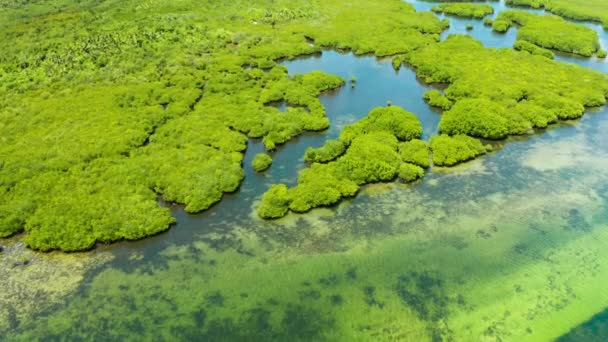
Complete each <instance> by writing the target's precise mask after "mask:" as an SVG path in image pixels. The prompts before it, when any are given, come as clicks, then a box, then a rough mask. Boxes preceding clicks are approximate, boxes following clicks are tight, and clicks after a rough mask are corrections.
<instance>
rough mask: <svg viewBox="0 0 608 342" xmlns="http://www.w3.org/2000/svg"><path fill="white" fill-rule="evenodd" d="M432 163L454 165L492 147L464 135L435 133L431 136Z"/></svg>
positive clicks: (483, 152)
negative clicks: (435, 134)
mask: <svg viewBox="0 0 608 342" xmlns="http://www.w3.org/2000/svg"><path fill="white" fill-rule="evenodd" d="M430 147H431V151H432V152H433V164H434V165H437V166H454V165H456V164H458V163H462V162H465V161H468V160H471V159H474V158H475V157H477V156H480V155H482V154H485V153H486V152H488V151H490V150H491V149H492V148H491V147H490V146H489V145H488V146H484V145H483V144H482V143H481V141H479V140H477V139H474V138H471V137H469V136H466V135H455V136H448V135H444V134H442V135H437V136H434V137H432V138H431V142H430Z"/></svg>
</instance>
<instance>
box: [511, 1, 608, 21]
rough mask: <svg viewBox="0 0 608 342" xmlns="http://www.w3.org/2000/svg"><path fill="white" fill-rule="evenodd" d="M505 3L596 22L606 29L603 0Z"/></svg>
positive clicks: (606, 11) (606, 4)
mask: <svg viewBox="0 0 608 342" xmlns="http://www.w3.org/2000/svg"><path fill="white" fill-rule="evenodd" d="M506 3H507V4H508V5H512V6H529V7H532V8H541V7H544V8H545V9H546V10H547V11H549V12H552V13H554V14H556V15H559V16H561V17H564V18H570V19H574V20H591V21H598V22H601V23H603V25H604V27H605V28H608V2H606V1H604V0H506Z"/></svg>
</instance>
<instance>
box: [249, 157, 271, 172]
mask: <svg viewBox="0 0 608 342" xmlns="http://www.w3.org/2000/svg"><path fill="white" fill-rule="evenodd" d="M270 165H272V158H271V157H270V156H269V155H267V154H266V153H258V154H256V155H255V157H253V161H252V162H251V166H252V167H253V169H254V170H255V171H256V172H262V171H266V170H267V169H268V168H269V167H270Z"/></svg>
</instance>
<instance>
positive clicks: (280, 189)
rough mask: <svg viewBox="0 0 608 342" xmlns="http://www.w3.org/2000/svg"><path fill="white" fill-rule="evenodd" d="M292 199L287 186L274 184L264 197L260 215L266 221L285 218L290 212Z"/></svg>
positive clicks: (259, 211)
mask: <svg viewBox="0 0 608 342" xmlns="http://www.w3.org/2000/svg"><path fill="white" fill-rule="evenodd" d="M290 203H291V197H290V195H289V192H288V189H287V186H286V185H285V184H274V185H273V186H271V187H270V189H268V191H266V193H265V194H264V196H263V197H262V202H261V203H260V206H259V208H258V214H259V215H260V217H261V218H264V219H273V218H279V217H283V216H285V214H287V211H288V210H289V204H290Z"/></svg>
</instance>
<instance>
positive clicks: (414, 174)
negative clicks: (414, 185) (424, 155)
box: [399, 163, 424, 183]
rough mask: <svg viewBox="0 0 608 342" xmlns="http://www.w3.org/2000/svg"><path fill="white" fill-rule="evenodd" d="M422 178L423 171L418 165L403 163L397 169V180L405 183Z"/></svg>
mask: <svg viewBox="0 0 608 342" xmlns="http://www.w3.org/2000/svg"><path fill="white" fill-rule="evenodd" d="M422 177H424V170H423V169H422V168H421V167H420V166H418V165H414V164H410V163H403V164H401V166H400V167H399V179H401V180H402V181H404V182H406V183H407V182H413V181H415V180H417V179H420V178H422Z"/></svg>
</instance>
